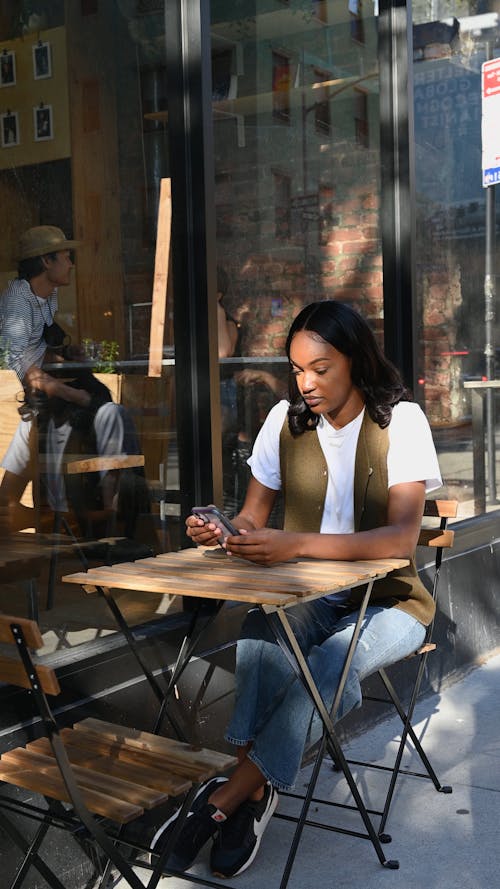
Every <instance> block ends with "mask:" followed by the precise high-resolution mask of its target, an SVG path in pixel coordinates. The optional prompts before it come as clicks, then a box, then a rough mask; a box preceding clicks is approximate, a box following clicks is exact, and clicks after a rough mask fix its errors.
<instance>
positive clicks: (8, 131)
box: [0, 111, 19, 148]
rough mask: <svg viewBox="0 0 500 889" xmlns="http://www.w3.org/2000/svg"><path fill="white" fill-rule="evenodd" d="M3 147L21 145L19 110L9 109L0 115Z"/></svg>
mask: <svg viewBox="0 0 500 889" xmlns="http://www.w3.org/2000/svg"><path fill="white" fill-rule="evenodd" d="M0 126H1V136H2V148H13V147H14V146H15V145H19V117H18V114H17V111H7V112H6V113H5V114H1V115H0Z"/></svg>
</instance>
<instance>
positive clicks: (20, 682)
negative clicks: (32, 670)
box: [0, 656, 61, 695]
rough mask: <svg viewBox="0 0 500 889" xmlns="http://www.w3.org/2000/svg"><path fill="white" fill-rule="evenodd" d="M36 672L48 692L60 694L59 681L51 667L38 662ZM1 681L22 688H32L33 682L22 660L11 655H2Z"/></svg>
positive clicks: (0, 662)
mask: <svg viewBox="0 0 500 889" xmlns="http://www.w3.org/2000/svg"><path fill="white" fill-rule="evenodd" d="M36 672H37V675H38V678H39V680H40V685H41V687H42V689H43V691H44V692H45V693H46V694H48V695H58V694H60V691H61V689H60V686H59V682H58V680H57V676H56V674H55V673H54V670H53V669H52V668H51V667H46V666H44V665H43V664H37V665H36ZM0 682H6V683H8V684H9V685H17V686H19V687H20V688H31V683H30V680H29V678H28V675H27V673H26V670H25V669H24V665H23V663H22V661H20V660H17V659H14V658H10V657H1V656H0Z"/></svg>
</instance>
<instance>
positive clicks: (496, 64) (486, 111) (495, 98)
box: [481, 59, 500, 188]
mask: <svg viewBox="0 0 500 889" xmlns="http://www.w3.org/2000/svg"><path fill="white" fill-rule="evenodd" d="M481 92H482V117H481V136H482V144H483V162H482V167H483V187H484V188H487V187H488V186H489V185H495V184H496V183H497V182H500V59H491V61H489V62H484V64H483V66H482V68H481Z"/></svg>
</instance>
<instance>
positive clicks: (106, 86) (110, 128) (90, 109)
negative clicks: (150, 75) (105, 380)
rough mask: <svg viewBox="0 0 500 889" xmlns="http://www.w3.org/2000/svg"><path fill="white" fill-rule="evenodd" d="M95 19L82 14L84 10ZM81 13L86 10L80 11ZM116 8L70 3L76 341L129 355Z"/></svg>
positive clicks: (69, 0)
mask: <svg viewBox="0 0 500 889" xmlns="http://www.w3.org/2000/svg"><path fill="white" fill-rule="evenodd" d="M88 8H90V9H94V8H95V10H96V12H95V13H90V14H84V13H85V12H86V11H87V9H88ZM82 10H83V12H82ZM113 12H114V14H115V15H116V14H117V13H116V10H115V5H114V4H111V3H106V2H102V0H101V2H99V3H96V4H93V5H91V6H90V7H86V5H85V4H81V3H75V2H71V0H68V2H66V25H67V50H68V79H69V98H70V103H69V106H70V119H71V141H72V179H73V215H74V219H75V228H74V236H75V237H76V238H78V239H79V240H82V241H83V245H82V246H81V247H80V248H79V250H78V258H77V268H76V280H77V292H78V327H79V336H80V338H81V337H89V338H90V339H93V340H96V341H99V340H103V339H106V340H110V339H111V340H116V341H117V342H118V344H119V347H120V355H122V356H123V355H124V351H125V311H124V293H123V269H122V250H121V238H120V203H119V194H120V182H119V176H118V132H117V112H116V101H115V83H116V76H117V75H116V70H115V66H116V64H117V61H118V60H117V59H116V58H115V55H114V53H113V44H112V38H111V39H110V35H112V34H113V22H112V15H113Z"/></svg>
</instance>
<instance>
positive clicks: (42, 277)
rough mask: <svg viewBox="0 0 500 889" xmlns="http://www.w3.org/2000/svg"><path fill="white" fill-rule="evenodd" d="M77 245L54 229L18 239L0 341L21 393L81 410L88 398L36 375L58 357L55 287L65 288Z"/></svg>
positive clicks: (0, 317)
mask: <svg viewBox="0 0 500 889" xmlns="http://www.w3.org/2000/svg"><path fill="white" fill-rule="evenodd" d="M79 243H80V242H79V241H72V240H68V238H66V236H65V234H64V232H63V231H62V230H61V229H60V228H57V226H55V225H37V226H35V227H34V228H30V229H28V230H27V231H26V232H24V234H23V235H22V236H21V238H20V241H19V249H18V252H17V261H18V277H17V278H16V279H15V280H13V281H9V283H8V285H7V287H6V289H5V290H4V292H3V293H2V295H1V297H0V337H1V341H2V345H3V348H4V354H5V355H6V356H8V364H9V367H10V368H11V369H12V370H14V371H15V372H16V373H17V375H18V377H19V379H20V380H21V382H22V383H23V386H24V388H25V391H26V392H27V393H29V392H30V391H32V390H35V391H36V390H38V391H42V392H44V393H45V394H46V395H52V396H58V397H59V398H64V399H65V400H68V401H70V402H72V403H74V404H78V405H80V406H81V407H86V406H87V404H88V402H89V399H90V396H89V395H88V394H87V393H86V392H84V391H83V390H79V391H78V390H75V389H71V388H70V387H68V386H66V385H65V384H64V383H63V382H62V381H61V380H56V379H54V378H53V377H52V376H51V375H49V374H47V373H44V372H43V371H42V370H41V367H42V364H43V362H44V361H45V360H47V359H49V360H57V359H58V358H59V360H60V356H61V355H63V353H64V339H65V334H64V331H63V330H61V328H60V327H59V325H58V324H57V323H56V322H55V321H54V316H55V314H56V312H57V292H58V288H59V287H65V286H67V285H68V284H69V282H70V278H71V272H72V270H73V268H74V264H73V260H72V256H71V251H72V250H73V249H74V248H75V247H78V246H79Z"/></svg>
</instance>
